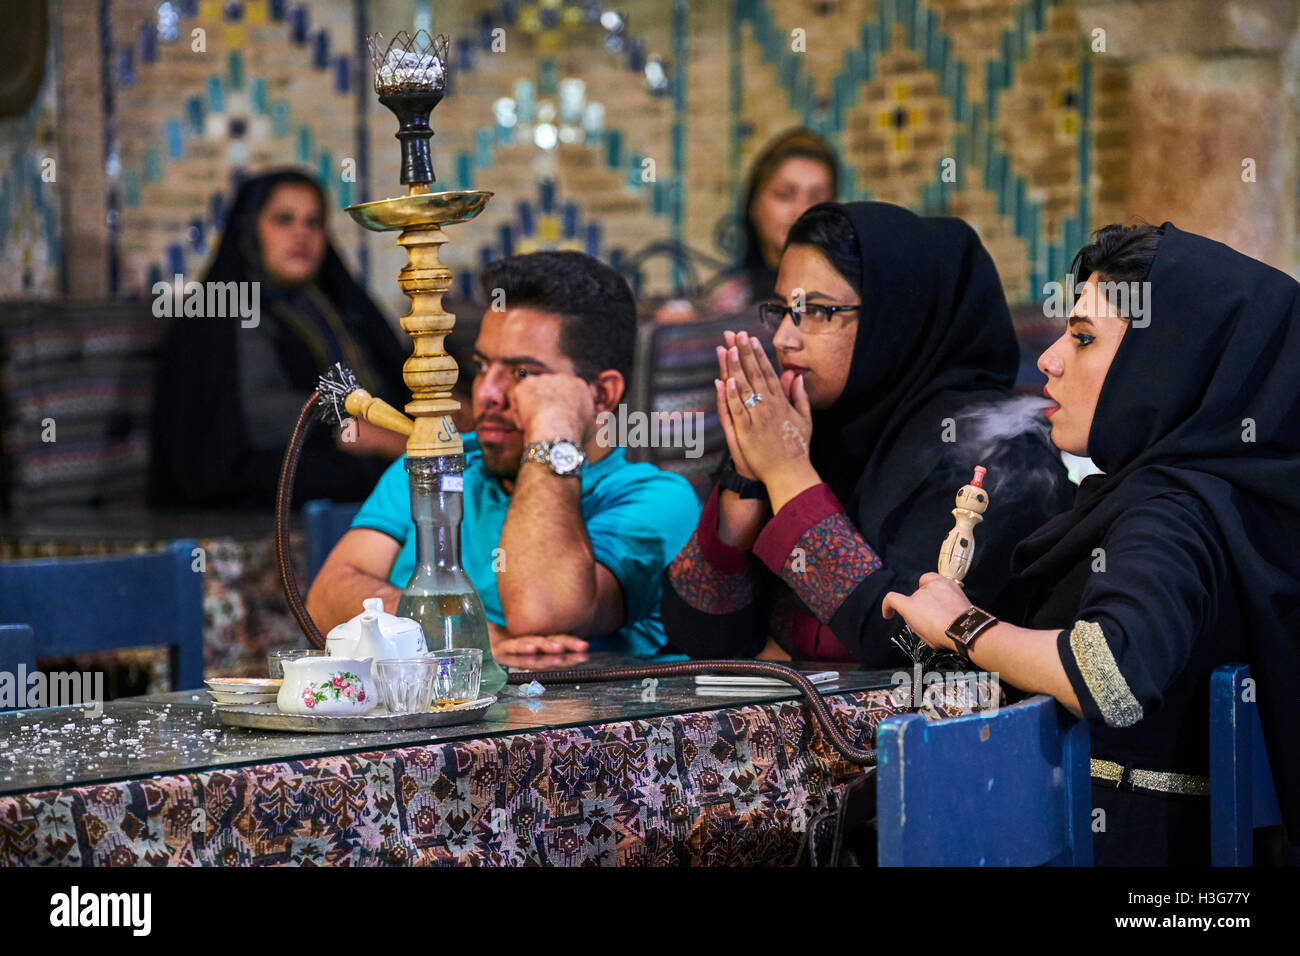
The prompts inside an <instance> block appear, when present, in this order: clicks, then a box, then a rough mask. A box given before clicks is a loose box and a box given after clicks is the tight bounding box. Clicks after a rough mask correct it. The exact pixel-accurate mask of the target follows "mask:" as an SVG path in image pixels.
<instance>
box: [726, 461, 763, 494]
mask: <svg viewBox="0 0 1300 956" xmlns="http://www.w3.org/2000/svg"><path fill="white" fill-rule="evenodd" d="M718 485H719V486H720V487H722V488H726V489H727V490H728V491H734V492H735V493H736V494H737V495H738V496H739V497H741V498H746V499H759V500H766V499H767V486H766V485H764V484H763V483H762V482H761V481H759V480H758V479H757V478H746V477H745V476H744V475H742V474H741V473H740V472H738V471H736V463H735V462H734V461H732V460H731V456H730V455H728V456H727V458H726V460H725V461H723V463H722V468H721V469H720V470H719V471H718Z"/></svg>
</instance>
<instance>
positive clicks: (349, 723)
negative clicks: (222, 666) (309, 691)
mask: <svg viewBox="0 0 1300 956" xmlns="http://www.w3.org/2000/svg"><path fill="white" fill-rule="evenodd" d="M496 700H497V699H496V698H495V697H480V698H479V699H478V700H476V701H473V702H472V703H468V704H461V705H460V706H459V707H453V708H452V709H451V710H431V711H428V712H427V713H423V714H390V713H388V711H386V710H384V708H383V707H382V706H380V707H377V708H375V709H374V710H372V711H371V712H370V713H368V714H362V715H360V716H355V717H347V716H320V717H309V716H307V715H306V714H282V713H280V711H279V709H277V707H276V706H275V703H274V702H270V703H265V704H226V705H222V706H218V707H216V708H215V709H216V711H217V716H218V717H219V718H220V719H221V722H222V723H223V724H226V725H227V726H229V727H246V728H248V729H249V730H281V731H288V732H289V733H295V734H351V733H356V732H357V731H371V730H422V729H423V728H425V727H454V726H456V725H457V724H469V723H473V722H474V721H476V720H482V719H483V718H484V717H486V716H487V711H488V708H489V707H491V706H492V705H493V704H495V703H496Z"/></svg>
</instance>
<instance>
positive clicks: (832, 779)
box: [0, 685, 977, 866]
mask: <svg viewBox="0 0 1300 956" xmlns="http://www.w3.org/2000/svg"><path fill="white" fill-rule="evenodd" d="M591 686H592V687H593V688H594V687H595V685H591ZM605 686H613V685H605ZM556 690H557V691H558V690H562V689H560V688H556ZM569 693H571V694H572V693H574V692H573V691H569ZM548 694H550V691H549V690H548ZM512 700H515V701H517V703H512V704H511V705H510V707H511V708H514V709H517V710H518V712H519V713H520V714H522V715H524V716H527V711H526V710H524V702H523V701H521V700H519V699H512ZM827 701H828V702H829V703H830V705H831V707H832V709H833V711H834V714H835V719H836V721H837V722H838V724H839V726H840V728H841V729H842V730H843V731H844V733H845V735H846V736H847V737H848V738H849V739H850V740H851V741H853V742H854V743H855V744H856V745H857V746H870V745H871V743H872V742H873V741H874V739H875V732H876V727H877V726H878V725H879V723H880V721H881V720H883V719H885V718H886V717H888V716H890V715H891V714H894V713H898V712H900V710H901V708H900V706H898V705H897V704H896V703H895V702H894V696H893V693H892V692H891V690H889V689H887V688H879V689H871V690H859V691H854V692H848V693H842V694H835V695H828V696H827ZM551 703H552V706H561V705H563V701H562V700H555V701H552V702H551ZM494 706H495V707H500V706H501V705H500V704H498V705H494ZM709 706H711V707H716V706H718V704H717V703H716V702H715V703H712V704H710V705H709ZM971 706H972V700H971V699H970V695H969V694H968V691H967V689H965V688H963V687H961V686H957V687H954V688H953V689H952V690H951V692H949V693H947V694H946V695H945V698H944V701H943V703H942V704H940V705H939V710H938V711H935V710H930V711H928V712H927V716H929V717H931V718H933V717H936V716H940V715H941V714H956V713H959V712H961V711H962V710H963V709H969V708H970V707H971ZM976 706H977V705H976ZM514 709H512V710H511V713H512V715H513V714H514ZM528 709H535V705H534V707H530V708H528ZM110 710H111V705H110ZM182 712H183V716H184V718H185V720H188V721H190V722H191V723H194V725H195V726H196V727H198V726H199V725H200V724H202V723H204V722H210V723H211V724H213V725H214V726H217V727H220V724H217V723H216V722H215V719H214V718H212V717H211V711H210V710H209V709H207V708H206V707H203V708H200V707H199V706H198V705H192V706H190V707H189V708H188V709H185V708H171V709H169V710H168V713H169V714H170V715H171V716H170V717H169V718H168V719H171V720H175V719H176V715H177V714H182ZM29 713H36V712H29ZM556 713H559V711H556ZM101 719H102V718H101ZM110 719H111V718H110ZM151 721H152V724H153V725H157V724H159V723H160V721H159V720H158V719H156V718H141V719H139V720H137V721H129V722H126V721H123V723H126V724H127V728H126V730H125V731H123V732H125V733H135V734H137V735H138V734H141V733H144V732H146V730H143V729H142V730H138V731H137V730H134V729H132V725H136V726H139V727H141V728H147V727H148V726H149V725H150V722H151ZM506 725H507V724H498V725H497V726H506ZM66 726H68V727H71V726H72V725H71V724H68V725H66ZM205 726H206V724H205ZM0 729H7V730H9V731H10V732H9V733H7V734H6V735H5V736H7V737H8V738H10V739H13V738H15V737H16V738H21V739H27V738H29V737H31V736H32V732H33V731H34V732H35V737H36V738H40V739H39V743H41V744H47V741H48V740H49V736H48V734H45V733H42V732H41V730H40V729H39V728H27V727H23V728H20V729H18V730H13V729H12V728H0ZM110 729H111V728H110ZM196 732H201V733H203V734H208V735H209V737H208V739H212V738H211V734H213V733H216V731H211V730H210V729H206V730H202V731H196ZM221 732H222V733H247V732H245V731H235V730H233V729H224V730H222V731H221ZM423 733H425V734H426V735H427V734H428V732H427V731H426V732H423ZM96 735H97V736H98V737H99V738H100V739H102V736H103V735H102V732H96ZM70 736H71V735H70ZM118 739H120V738H118ZM130 739H133V740H135V739H138V738H130ZM280 739H281V740H285V739H286V738H285V737H284V736H281V738H280ZM294 739H297V740H301V737H299V738H294ZM68 746H69V747H71V746H72V745H71V744H69V745H68ZM307 749H310V748H307ZM11 756H12V757H13V765H14V766H16V767H18V769H19V770H21V769H22V768H21V764H22V762H23V761H24V759H25V758H24V757H23V755H22V753H21V752H19V751H14V752H13V753H12V754H11ZM4 757H5V752H4V751H3V750H0V770H3V768H4V766H5V763H4ZM11 779H12V778H11ZM865 784H871V778H870V776H869V773H868V774H864V772H863V771H862V769H861V768H858V767H855V766H853V765H852V764H849V763H847V762H846V761H844V760H843V759H842V758H841V757H839V756H838V755H837V754H836V752H835V751H834V750H833V749H832V748H831V747H830V746H829V745H828V744H827V742H826V741H825V739H824V738H823V736H822V734H821V733H820V731H819V730H818V729H817V728H816V726H815V724H814V723H813V722H812V721H811V719H810V716H809V712H808V710H807V708H806V706H805V705H804V704H803V702H802V701H801V700H797V699H796V700H790V699H785V700H773V701H771V702H759V703H745V704H742V705H738V706H728V705H726V704H723V705H722V706H721V709H708V710H696V711H694V712H687V713H670V714H664V715H662V716H653V717H648V718H634V719H625V720H610V721H605V722H592V723H590V724H586V725H582V726H567V727H552V728H535V729H533V730H531V731H529V732H521V733H502V734H499V735H487V734H485V735H484V736H481V737H464V738H462V739H455V740H446V741H441V740H435V741H428V742H422V743H418V744H414V745H399V746H382V747H379V748H377V749H373V750H361V751H354V752H348V753H338V754H326V755H304V756H300V757H292V758H289V759H275V760H269V761H266V762H258V763H253V764H246V765H242V766H229V767H219V768H216V769H206V770H202V771H199V772H177V773H172V774H162V775H158V776H153V775H150V776H149V777H147V778H143V779H129V780H119V781H117V782H102V783H93V784H87V785H69V786H67V787H58V788H51V789H45V790H37V791H32V792H24V793H11V794H9V795H3V796H0V864H4V865H64V866H85V865H95V866H104V865H108V866H119V865H154V866H158V865H187V866H188V865H199V866H232V865H254V866H262V865H283V864H288V865H295V864H297V865H345V866H347V865H351V866H356V865H382V866H387V865H403V866H404V865H469V866H520V865H563V866H575V865H593V866H596V865H600V866H605V865H633V866H662V865H668V866H678V865H723V866H734V865H760V864H761V865H783V864H794V863H799V862H803V863H811V864H823V863H830V862H834V861H835V859H836V857H837V856H838V854H839V837H840V835H841V830H842V816H843V812H844V808H845V805H846V794H847V793H848V792H849V791H850V790H851V789H855V788H861V787H863V786H864V785H865ZM10 786H11V787H12V784H10ZM4 789H5V785H4V784H3V783H2V782H0V793H2V792H3V790H4Z"/></svg>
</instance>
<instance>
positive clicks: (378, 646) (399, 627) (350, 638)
mask: <svg viewBox="0 0 1300 956" xmlns="http://www.w3.org/2000/svg"><path fill="white" fill-rule="evenodd" d="M361 606H362V607H364V608H365V610H364V611H362V612H361V613H360V614H358V615H357V616H356V617H354V618H352V620H350V621H344V622H343V623H342V624H340V625H338V626H337V627H335V628H332V629H331V630H330V632H329V634H328V635H327V636H326V638H325V650H326V651H327V652H328V653H329V654H330V655H331V656H333V657H354V658H363V657H369V658H373V659H374V660H377V661H388V660H394V659H398V660H400V659H403V658H410V657H422V656H424V653H425V651H426V650H427V648H426V646H425V643H424V631H422V630H421V629H420V624H419V622H418V621H413V620H411V618H409V617H396V616H395V615H392V614H387V613H385V611H384V601H383V599H382V598H377V597H372V598H366V599H365V600H364V601H362V602H361Z"/></svg>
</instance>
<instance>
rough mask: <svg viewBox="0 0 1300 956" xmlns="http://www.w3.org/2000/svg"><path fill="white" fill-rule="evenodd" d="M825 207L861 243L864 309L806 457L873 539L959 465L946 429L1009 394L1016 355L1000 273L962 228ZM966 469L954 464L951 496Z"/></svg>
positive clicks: (900, 212)
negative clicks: (844, 219) (844, 375)
mask: <svg viewBox="0 0 1300 956" xmlns="http://www.w3.org/2000/svg"><path fill="white" fill-rule="evenodd" d="M823 207H830V208H838V209H839V210H841V211H842V212H843V213H844V214H845V215H847V216H848V218H849V221H850V222H851V223H852V224H853V230H854V232H855V233H857V237H858V248H859V251H860V253H861V258H862V274H861V282H860V284H859V288H860V289H861V293H862V311H861V312H860V313H859V319H858V334H857V338H856V340H855V341H854V344H853V359H852V364H851V366H850V369H849V378H848V382H847V383H846V384H845V386H844V391H843V392H842V393H841V394H840V396H839V398H837V399H836V400H835V404H833V405H832V406H831V407H830V408H828V409H825V410H822V411H814V412H813V433H812V443H811V449H810V454H811V458H812V463H813V466H814V467H815V468H816V469H817V473H818V474H819V475H820V476H821V477H822V480H824V481H825V482H826V483H827V484H828V485H830V487H831V490H832V491H834V492H835V496H836V497H837V498H839V500H840V502H841V503H842V504H843V505H844V506H845V508H846V510H847V511H848V512H849V514H850V515H855V516H856V517H857V519H858V524H857V526H858V530H859V531H861V532H862V534H863V536H864V537H865V538H866V540H867V541H875V540H879V534H880V531H881V524H882V522H883V521H884V520H885V518H886V517H887V516H888V515H889V514H890V513H891V512H892V511H893V510H894V509H895V508H897V506H898V504H899V502H901V501H904V500H906V499H907V498H909V497H910V496H911V494H912V493H913V492H914V491H915V490H916V489H917V488H918V487H919V486H920V485H921V484H922V483H924V482H925V481H926V480H927V478H929V477H931V476H932V475H933V473H934V471H935V468H936V466H937V465H938V464H939V462H940V460H941V459H943V460H944V461H946V462H947V463H949V464H954V462H953V458H954V453H955V452H957V451H958V449H955V448H953V447H950V446H945V443H944V442H943V441H942V432H943V429H944V422H945V420H946V419H949V418H952V419H956V418H957V417H958V416H959V415H960V414H961V413H962V412H963V411H965V410H967V409H969V408H971V407H972V406H977V405H981V404H983V403H988V402H994V401H997V400H999V399H1004V398H1007V397H1009V396H1010V395H1011V391H1012V386H1013V385H1014V384H1015V380H1016V368H1017V365H1018V359H1019V351H1018V347H1017V345H1016V336H1015V331H1014V329H1013V327H1012V325H1011V315H1010V313H1009V312H1008V310H1007V303H1006V298H1005V296H1004V295H1003V293H1002V284H1001V282H1000V281H999V279H998V273H997V269H996V267H995V266H994V265H993V260H992V259H991V258H990V257H989V254H988V252H987V251H986V250H985V249H984V246H983V245H982V244H981V243H980V240H979V237H978V236H976V235H975V231H974V230H973V229H971V227H970V226H968V225H967V224H966V223H964V222H962V221H961V220H960V219H948V218H921V217H919V216H917V215H915V214H914V213H911V212H909V211H908V210H906V209H903V208H902V207H901V206H893V205H889V204H887V203H879V202H857V203H845V204H842V205H840V204H835V203H824V204H822V205H819V206H814V207H812V208H813V210H816V209H821V208H823ZM811 211H812V210H810V212H811ZM976 463H978V462H976ZM969 464H970V463H969V462H957V463H955V470H954V474H960V473H961V472H962V471H965V478H959V479H958V481H957V483H956V484H954V485H953V486H952V492H953V494H954V495H955V494H956V492H957V489H958V488H959V487H960V486H961V484H962V483H963V482H964V481H965V480H968V479H969V478H970V472H969V470H967V466H968V465H969ZM937 550H938V542H936V553H937Z"/></svg>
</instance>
